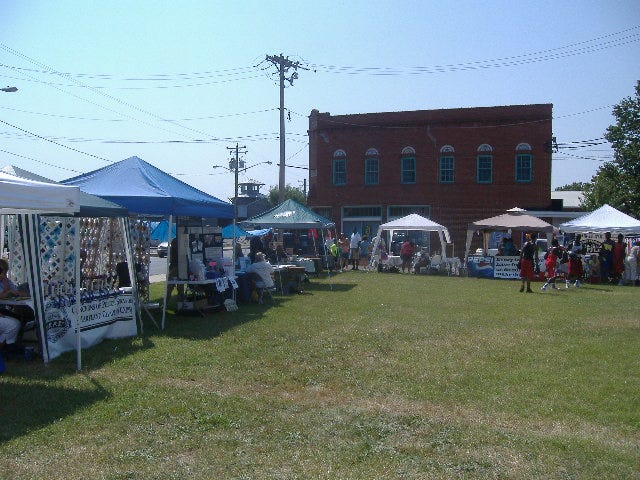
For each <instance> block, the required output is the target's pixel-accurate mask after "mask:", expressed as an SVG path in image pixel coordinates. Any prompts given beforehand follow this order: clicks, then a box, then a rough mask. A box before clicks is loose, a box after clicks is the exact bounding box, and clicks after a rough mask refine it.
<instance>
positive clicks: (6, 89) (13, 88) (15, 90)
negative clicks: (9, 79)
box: [0, 87, 18, 93]
mask: <svg viewBox="0 0 640 480" xmlns="http://www.w3.org/2000/svg"><path fill="white" fill-rule="evenodd" d="M0 90H2V91H3V92H7V93H13V92H17V91H18V87H4V88H0Z"/></svg>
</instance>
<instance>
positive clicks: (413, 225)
mask: <svg viewBox="0 0 640 480" xmlns="http://www.w3.org/2000/svg"><path fill="white" fill-rule="evenodd" d="M383 230H389V232H390V235H391V238H393V232H394V231H396V230H418V231H425V232H437V233H438V237H439V239H440V248H441V249H442V258H446V257H447V249H446V244H445V241H446V243H451V238H450V237H449V230H448V229H447V227H444V226H442V225H440V224H439V223H436V222H434V221H432V220H429V219H428V218H425V217H423V216H421V215H418V214H417V213H412V214H410V215H407V216H406V217H402V218H398V219H397V220H392V221H390V222H387V223H383V224H382V225H380V226H379V227H378V233H377V234H376V238H375V239H374V240H373V249H372V252H371V262H372V264H373V261H374V258H375V255H376V252H377V251H378V248H379V245H380V237H381V236H382V231H383ZM445 239H446V240H445Z"/></svg>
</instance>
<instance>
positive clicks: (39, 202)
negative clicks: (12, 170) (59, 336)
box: [0, 172, 80, 362]
mask: <svg viewBox="0 0 640 480" xmlns="http://www.w3.org/2000/svg"><path fill="white" fill-rule="evenodd" d="M79 211H80V189H79V188H77V187H69V186H66V185H59V184H54V183H46V182H38V181H34V180H27V179H24V178H20V177H16V176H14V175H10V174H7V173H4V172H0V213H1V214H3V215H5V214H6V215H10V214H13V215H17V216H18V222H19V224H20V229H21V231H22V236H21V244H22V245H21V247H22V251H23V252H24V262H25V273H26V277H27V283H28V284H29V291H30V292H31V298H32V302H33V311H34V315H35V319H36V322H37V323H38V328H39V329H40V332H44V331H45V330H44V328H45V326H44V321H45V308H44V291H43V282H42V270H41V263H40V232H39V228H38V226H39V223H40V222H39V215H40V214H64V215H70V214H74V213H77V212H79ZM2 233H3V234H4V225H3V226H2ZM2 244H4V239H2ZM75 247H76V248H77V250H79V248H80V245H79V240H78V241H77V242H76V244H75ZM78 265H79V263H78ZM76 276H77V277H76V278H79V276H80V272H79V269H77V270H76ZM76 284H77V285H78V284H79V283H78V282H76ZM76 298H77V302H78V304H79V302H80V294H79V290H78V291H76ZM76 334H78V335H79V333H78V330H77V329H76ZM40 344H41V345H40V346H41V349H42V354H43V358H44V360H45V362H48V361H49V357H48V354H47V352H48V349H47V342H46V338H45V336H44V335H41V338H40Z"/></svg>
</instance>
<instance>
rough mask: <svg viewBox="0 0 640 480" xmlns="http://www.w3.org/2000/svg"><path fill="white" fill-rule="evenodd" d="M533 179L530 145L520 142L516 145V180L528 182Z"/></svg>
mask: <svg viewBox="0 0 640 480" xmlns="http://www.w3.org/2000/svg"><path fill="white" fill-rule="evenodd" d="M532 181H533V157H532V155H531V145H529V144H528V143H521V144H519V145H518V146H517V147H516V182H520V183H529V182H532Z"/></svg>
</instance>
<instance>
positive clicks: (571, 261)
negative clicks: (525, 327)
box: [519, 232, 640, 293]
mask: <svg viewBox="0 0 640 480" xmlns="http://www.w3.org/2000/svg"><path fill="white" fill-rule="evenodd" d="M584 253H585V251H584V248H583V245H582V237H581V235H580V234H577V235H576V236H575V238H574V239H573V240H572V241H571V242H570V243H568V244H567V245H566V246H561V245H560V244H559V242H558V240H557V239H555V238H554V239H553V240H552V241H551V246H550V247H549V249H548V250H547V251H546V252H545V253H544V266H545V283H544V284H543V285H542V287H541V289H542V291H545V290H547V288H549V287H551V288H552V289H557V288H558V285H557V281H558V279H564V284H565V288H569V287H570V285H574V286H575V287H580V285H581V279H582V278H583V277H584V276H585V275H586V274H588V276H590V277H591V278H592V279H594V278H595V279H599V281H600V283H601V284H613V285H615V284H617V285H624V284H632V285H638V284H639V280H638V261H639V260H640V242H638V241H636V242H634V243H633V245H632V246H631V248H630V249H629V252H627V245H626V243H625V241H624V235H622V234H619V235H618V237H617V242H614V241H613V240H612V239H611V233H610V232H606V233H605V239H604V241H603V242H602V244H601V245H600V249H599V251H598V254H597V257H596V256H595V255H592V256H591V261H590V262H588V263H587V269H588V271H587V272H585V268H584V266H583V257H582V256H583V254H584ZM539 261H540V259H539V256H538V249H537V247H536V239H535V236H534V235H533V234H530V233H527V234H526V235H525V243H524V244H523V245H522V251H521V252H520V261H519V268H520V279H521V281H522V283H521V286H520V292H525V291H526V292H528V293H530V292H532V290H531V280H532V279H533V278H535V276H536V274H538V273H539ZM525 287H526V290H525Z"/></svg>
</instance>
